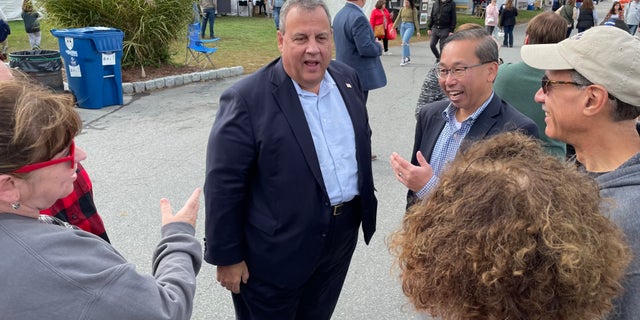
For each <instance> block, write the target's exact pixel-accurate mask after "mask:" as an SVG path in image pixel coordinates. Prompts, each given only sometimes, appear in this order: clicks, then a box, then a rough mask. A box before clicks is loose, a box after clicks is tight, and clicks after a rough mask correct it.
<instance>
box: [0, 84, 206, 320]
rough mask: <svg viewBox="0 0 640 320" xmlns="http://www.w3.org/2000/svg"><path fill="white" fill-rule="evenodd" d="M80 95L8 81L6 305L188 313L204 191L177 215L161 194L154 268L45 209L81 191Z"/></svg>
mask: <svg viewBox="0 0 640 320" xmlns="http://www.w3.org/2000/svg"><path fill="white" fill-rule="evenodd" d="M81 127H82V122H81V120H80V117H79V115H78V114H77V113H76V111H75V110H74V102H73V99H72V98H71V97H70V96H68V95H58V94H54V93H51V92H49V91H48V90H47V89H45V88H42V87H40V86H37V85H33V84H29V83H27V82H24V81H21V80H5V81H0V244H1V245H0V256H1V257H2V259H0V272H2V273H3V274H4V275H5V276H4V278H3V279H2V280H0V286H1V287H2V291H3V292H4V293H6V294H0V306H1V309H2V311H0V312H1V313H2V318H3V319H4V318H7V319H69V318H87V319H89V318H90V319H189V318H190V316H191V311H192V302H193V297H194V294H195V277H196V274H197V273H198V271H199V269H200V265H201V262H202V258H201V256H202V254H201V246H200V243H199V242H198V240H196V238H195V237H194V236H193V235H194V233H195V229H194V226H195V221H196V217H197V212H198V208H199V201H198V197H199V195H200V190H198V189H196V190H195V191H194V192H193V194H192V195H191V197H190V198H189V200H188V201H187V203H186V204H185V206H184V207H183V208H182V209H181V210H180V211H178V212H177V213H176V214H175V215H173V214H172V212H171V211H172V210H171V206H170V204H169V201H168V200H166V199H162V200H161V201H160V209H161V212H162V225H163V226H162V239H161V240H160V243H159V244H158V247H157V248H156V249H155V252H154V255H153V275H152V276H149V275H142V274H139V273H137V272H136V271H135V267H134V266H133V265H131V264H130V263H127V261H126V260H125V259H124V258H123V257H122V256H121V255H120V254H119V253H118V252H117V251H116V250H115V249H114V248H113V247H112V246H110V245H109V244H108V243H106V242H105V241H103V240H102V239H100V238H99V237H97V236H95V235H93V234H90V233H87V232H85V231H82V230H79V229H77V228H74V227H72V226H71V225H69V224H67V223H65V222H62V221H61V220H59V219H56V218H54V217H50V216H41V215H40V210H43V209H46V208H49V207H50V206H51V205H52V204H53V203H54V202H55V201H56V200H58V199H60V198H63V197H65V196H67V195H68V194H69V193H71V192H72V190H73V183H74V181H75V180H76V178H77V173H76V170H77V166H78V164H79V162H80V161H82V160H84V159H85V158H86V153H85V152H84V150H82V149H81V148H80V147H77V146H76V145H75V143H74V141H73V139H74V137H75V136H76V135H77V134H78V133H79V132H80V129H81Z"/></svg>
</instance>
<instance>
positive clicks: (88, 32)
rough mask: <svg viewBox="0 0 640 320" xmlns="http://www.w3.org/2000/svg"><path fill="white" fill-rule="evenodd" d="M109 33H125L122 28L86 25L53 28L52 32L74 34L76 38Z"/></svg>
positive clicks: (60, 35)
mask: <svg viewBox="0 0 640 320" xmlns="http://www.w3.org/2000/svg"><path fill="white" fill-rule="evenodd" d="M109 33H121V34H124V33H123V32H122V30H120V29H116V28H110V27H84V28H70V29H52V30H51V34H53V35H54V36H56V37H66V36H74V37H76V38H93V37H95V36H101V35H105V34H109Z"/></svg>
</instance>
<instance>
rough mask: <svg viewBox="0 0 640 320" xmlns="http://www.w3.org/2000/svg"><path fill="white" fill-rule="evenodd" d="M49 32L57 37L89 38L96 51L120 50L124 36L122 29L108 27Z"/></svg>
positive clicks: (53, 30)
mask: <svg viewBox="0 0 640 320" xmlns="http://www.w3.org/2000/svg"><path fill="white" fill-rule="evenodd" d="M51 34H53V35H54V36H55V37H58V38H64V37H71V38H75V39H89V40H91V41H93V43H94V44H95V47H96V50H97V51H98V52H113V51H122V40H123V38H124V32H122V30H120V29H116V28H109V27H84V28H72V29H52V30H51Z"/></svg>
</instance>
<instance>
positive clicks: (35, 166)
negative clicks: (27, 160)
mask: <svg viewBox="0 0 640 320" xmlns="http://www.w3.org/2000/svg"><path fill="white" fill-rule="evenodd" d="M75 155H76V144H75V143H74V142H73V140H71V144H70V145H69V155H67V156H66V157H62V158H58V159H51V160H49V161H43V162H38V163H32V164H28V165H26V166H24V167H22V168H20V169H18V170H16V171H14V172H13V173H27V172H31V171H34V170H38V169H42V168H44V167H48V166H52V165H54V164H58V163H63V162H67V161H69V162H70V163H71V169H73V166H74V165H75Z"/></svg>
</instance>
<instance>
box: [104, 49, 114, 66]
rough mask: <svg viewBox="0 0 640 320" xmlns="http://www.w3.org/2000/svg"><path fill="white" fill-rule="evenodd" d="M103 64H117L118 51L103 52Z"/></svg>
mask: <svg viewBox="0 0 640 320" xmlns="http://www.w3.org/2000/svg"><path fill="white" fill-rule="evenodd" d="M102 65H103V66H115V65H116V53H115V52H112V53H103V54H102Z"/></svg>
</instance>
